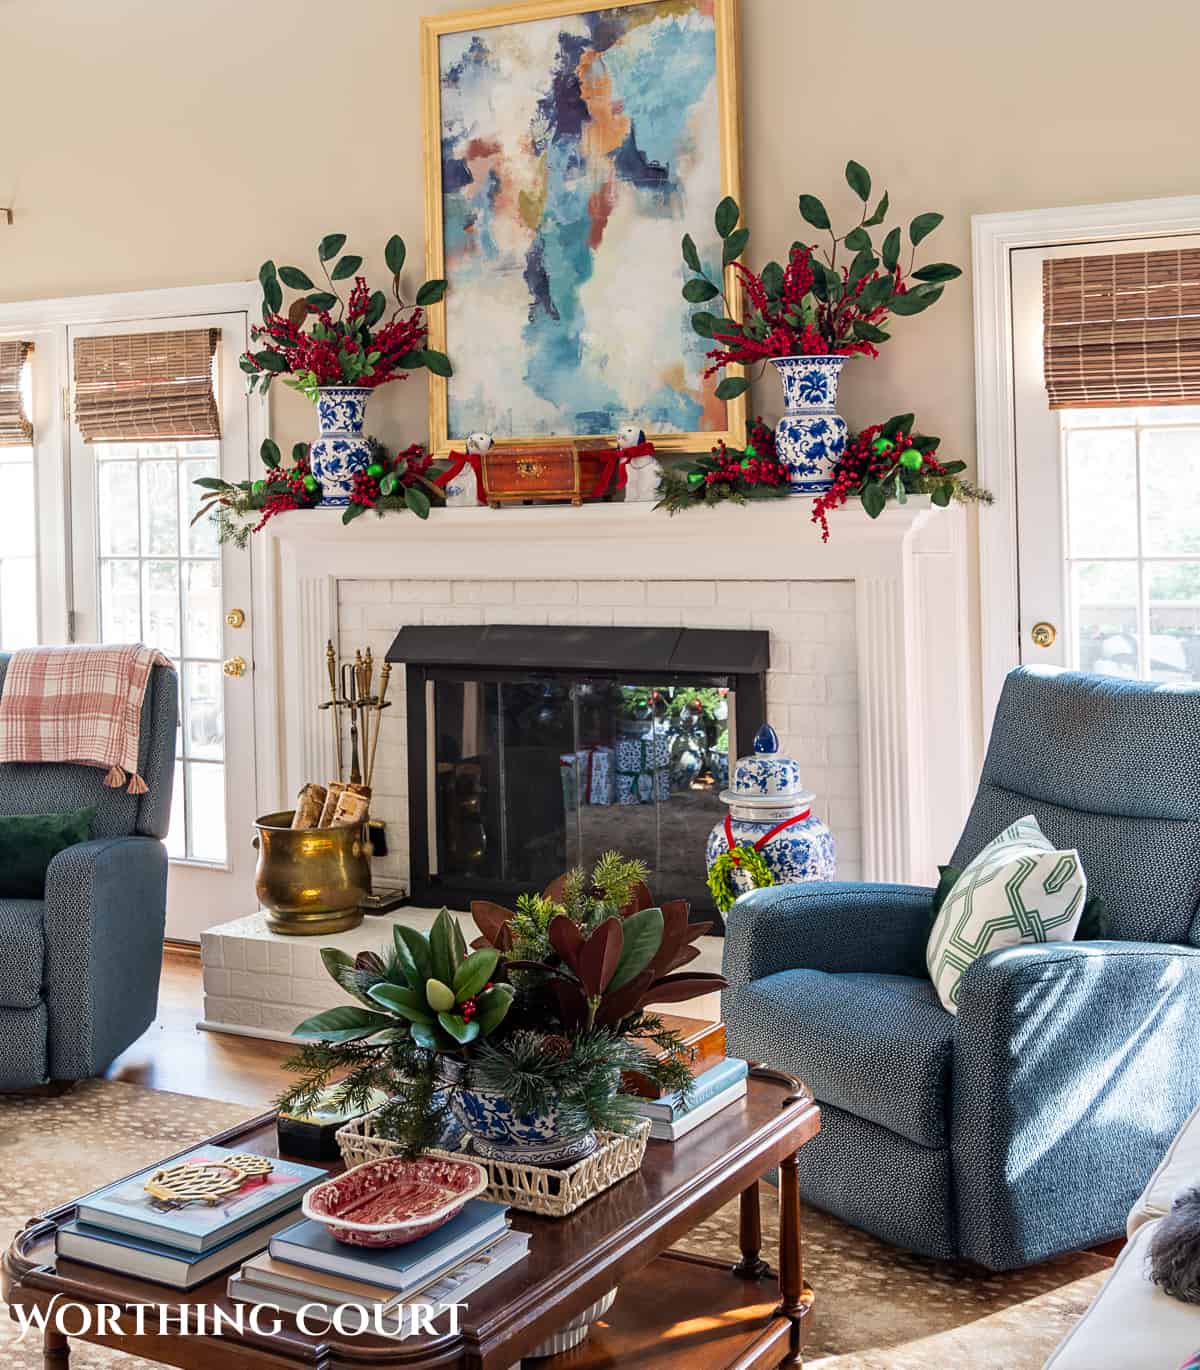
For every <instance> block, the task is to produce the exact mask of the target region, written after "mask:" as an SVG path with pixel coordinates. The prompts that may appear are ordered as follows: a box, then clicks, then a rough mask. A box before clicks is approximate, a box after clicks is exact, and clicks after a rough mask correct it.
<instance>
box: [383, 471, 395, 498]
mask: <svg viewBox="0 0 1200 1370" xmlns="http://www.w3.org/2000/svg"><path fill="white" fill-rule="evenodd" d="M398 484H399V481H398V480H397V479H396V473H395V471H389V472H388V474H387V475H386V476H384V478H383V479H382V480H381V481H380V482H379V493H380V494H381V495H394V494H395V493H396V486H397V485H398Z"/></svg>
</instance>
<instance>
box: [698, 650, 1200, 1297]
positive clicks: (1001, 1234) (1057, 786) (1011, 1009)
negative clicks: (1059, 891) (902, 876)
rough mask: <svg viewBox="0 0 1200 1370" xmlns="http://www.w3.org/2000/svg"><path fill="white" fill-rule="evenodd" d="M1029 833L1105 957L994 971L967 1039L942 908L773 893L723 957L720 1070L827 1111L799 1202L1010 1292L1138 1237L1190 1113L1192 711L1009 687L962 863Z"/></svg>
mask: <svg viewBox="0 0 1200 1370" xmlns="http://www.w3.org/2000/svg"><path fill="white" fill-rule="evenodd" d="M1027 813H1033V814H1035V815H1036V816H1037V819H1038V822H1039V823H1040V824H1041V827H1042V830H1043V831H1044V832H1045V834H1046V836H1047V837H1048V838H1049V839H1050V840H1051V841H1052V842H1053V843H1054V844H1055V845H1056V846H1057V847H1059V848H1070V847H1077V848H1078V849H1079V853H1080V857H1081V858H1082V862H1083V868H1084V871H1085V873H1086V874H1087V877H1088V887H1089V893H1095V894H1099V895H1102V896H1103V898H1104V900H1105V904H1106V913H1107V918H1108V929H1107V932H1108V940H1105V941H1075V942H1048V943H1041V944H1037V945H1031V946H1021V947H1014V948H1010V949H1007V950H1003V951H997V952H992V953H990V954H989V955H986V956H984V957H983V958H981V959H980V960H978V961H976V962H974V963H973V964H972V965H971V966H970V968H969V969H968V970H967V972H966V974H965V976H964V977H963V981H962V985H961V989H960V997H959V1012H958V1016H957V1018H955V1017H953V1016H952V1015H951V1014H949V1013H947V1012H946V1011H945V1010H944V1009H943V1008H942V1007H941V1005H940V1003H939V1002H938V998H937V995H936V993H935V992H934V989H933V985H932V984H931V983H930V980H929V977H928V974H927V972H926V968H925V943H926V939H927V935H928V930H929V925H930V918H931V914H930V901H931V896H932V891H931V890H929V889H925V888H917V887H914V886H909V885H870V884H807V885H791V886H786V887H781V888H776V889H767V890H759V891H756V892H754V893H752V894H749V895H745V896H743V897H742V898H741V899H739V900H738V902H737V903H736V904H735V905H734V907H733V909H732V910H731V911H730V915H729V918H728V931H727V934H726V942H725V967H724V970H725V975H726V976H727V978H728V980H729V989H728V990H727V991H726V992H725V996H724V1003H723V1008H724V1017H725V1021H726V1024H727V1027H728V1033H729V1042H730V1050H731V1051H733V1052H735V1053H736V1054H738V1055H740V1056H745V1057H749V1058H751V1059H755V1060H760V1061H765V1062H768V1063H769V1064H771V1065H773V1066H776V1067H780V1068H782V1069H785V1070H788V1071H791V1072H793V1073H795V1074H797V1075H799V1076H800V1077H801V1078H803V1079H804V1080H806V1081H807V1082H808V1084H809V1085H810V1087H811V1088H812V1090H813V1092H814V1094H815V1095H816V1097H817V1099H818V1100H819V1101H820V1103H821V1104H822V1120H823V1121H822V1128H821V1132H820V1135H819V1136H818V1137H816V1138H815V1139H814V1140H813V1141H812V1142H810V1143H809V1144H808V1145H807V1146H805V1147H804V1148H803V1149H802V1150H801V1152H800V1181H801V1192H802V1193H803V1194H804V1196H805V1197H806V1198H807V1199H808V1200H809V1201H811V1202H812V1203H814V1204H816V1205H817V1206H818V1207H820V1208H823V1209H826V1210H828V1211H829V1212H831V1213H835V1214H837V1215H838V1216H839V1217H841V1218H844V1219H845V1220H847V1221H848V1222H851V1223H853V1224H855V1225H856V1226H857V1227H861V1228H865V1229H866V1230H867V1231H868V1232H872V1233H874V1234H875V1235H876V1236H879V1237H882V1238H883V1239H884V1240H886V1241H889V1242H892V1243H894V1244H895V1245H897V1246H902V1247H907V1248H909V1249H911V1250H914V1251H918V1252H922V1253H924V1254H926V1255H929V1256H938V1257H955V1256H961V1257H966V1258H970V1259H972V1260H975V1261H978V1262H981V1263H982V1264H983V1265H986V1266H989V1267H991V1268H992V1269H995V1270H1003V1269H1008V1268H1011V1267H1014V1266H1019V1265H1025V1264H1029V1263H1031V1262H1034V1261H1038V1260H1041V1259H1043V1258H1045V1257H1048V1256H1051V1255H1053V1254H1055V1253H1057V1252H1061V1251H1065V1250H1068V1249H1071V1248H1077V1247H1082V1246H1088V1245H1091V1244H1094V1243H1097V1242H1101V1241H1105V1240H1107V1239H1109V1238H1112V1237H1115V1236H1117V1235H1118V1234H1119V1233H1120V1232H1122V1231H1123V1229H1124V1223H1125V1217H1126V1214H1127V1212H1128V1210H1129V1207H1130V1205H1131V1204H1132V1203H1133V1201H1134V1199H1135V1198H1136V1197H1137V1195H1138V1193H1139V1191H1140V1190H1141V1188H1142V1186H1143V1185H1144V1184H1145V1182H1146V1179H1147V1177H1148V1176H1149V1175H1150V1173H1151V1172H1152V1171H1153V1169H1154V1167H1155V1166H1156V1165H1157V1163H1158V1162H1159V1161H1160V1160H1161V1158H1162V1155H1163V1152H1164V1151H1165V1150H1166V1147H1167V1145H1168V1143H1169V1142H1170V1140H1171V1138H1172V1137H1173V1136H1174V1135H1175V1133H1176V1132H1177V1131H1178V1130H1179V1127H1180V1126H1181V1124H1182V1123H1183V1121H1184V1119H1185V1118H1186V1117H1187V1116H1188V1114H1189V1112H1190V1111H1191V1110H1192V1108H1193V1107H1194V1106H1195V1105H1196V1103H1197V1101H1200V949H1198V948H1200V913H1198V908H1200V689H1197V688H1174V687H1170V686H1155V685H1153V684H1145V683H1140V682H1130V681H1121V680H1115V679H1112V678H1110V677H1106V676H1094V675H1081V674H1077V673H1074V672H1065V671H1063V672H1060V671H1043V670H1030V669H1021V670H1017V671H1014V672H1013V673H1012V674H1011V675H1010V676H1009V677H1008V680H1007V682H1006V683H1005V686H1004V692H1003V695H1002V697H1001V700H1000V705H999V708H998V710H997V714H996V722H995V728H994V730H993V733H992V740H991V745H990V746H989V748H988V754H987V759H986V761H985V762H984V767H983V775H982V778H981V781H980V786H979V792H978V794H977V795H976V798H975V802H974V805H973V807H972V809H971V813H970V817H969V818H968V820H967V826H966V831H965V832H964V833H963V835H962V838H961V840H960V841H959V844H958V848H957V850H956V851H955V852H954V854H953V857H952V863H953V864H954V865H956V866H960V867H961V866H963V865H965V864H966V862H968V861H969V860H970V859H971V858H972V857H974V856H975V855H976V853H977V852H978V851H979V850H980V849H981V848H982V847H984V846H985V845H986V844H987V843H988V842H989V841H990V840H991V839H992V838H993V837H995V836H996V835H997V834H998V833H999V832H1000V831H1001V830H1002V829H1003V828H1004V827H1005V826H1007V825H1008V824H1010V823H1012V822H1013V821H1014V820H1015V819H1018V818H1021V817H1022V816H1024V815H1025V814H1027Z"/></svg>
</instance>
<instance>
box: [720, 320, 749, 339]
mask: <svg viewBox="0 0 1200 1370" xmlns="http://www.w3.org/2000/svg"><path fill="white" fill-rule="evenodd" d="M742 332H743V330H742V325H741V324H740V323H737V322H735V320H733V319H726V318H720V319H718V320H717V321H716V322H715V323H714V324H713V333H714V334H717V333H721V334H724V335H725V336H726V337H735V338H740V337H741V336H742Z"/></svg>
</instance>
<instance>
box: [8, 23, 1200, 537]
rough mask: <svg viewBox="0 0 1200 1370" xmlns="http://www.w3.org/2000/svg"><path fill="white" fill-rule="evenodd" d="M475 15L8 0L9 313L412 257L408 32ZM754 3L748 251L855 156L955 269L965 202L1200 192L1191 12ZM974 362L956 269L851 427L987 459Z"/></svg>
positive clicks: (1020, 203)
mask: <svg viewBox="0 0 1200 1370" xmlns="http://www.w3.org/2000/svg"><path fill="white" fill-rule="evenodd" d="M459 7H460V6H458V5H456V4H455V3H452V2H451V0H356V3H354V4H352V5H347V6H339V5H336V4H331V3H329V0H192V3H185V2H184V0H0V128H2V129H3V130H4V132H3V134H2V135H0V204H4V203H12V204H14V205H15V207H16V224H15V225H14V226H13V227H11V228H5V227H4V226H3V225H0V301H9V300H21V299H34V298H39V297H43V296H53V295H69V294H76V293H83V292H100V291H113V290H123V289H130V288H150V287H155V286H169V285H182V284H199V283H204V282H216V281H227V280H236V279H244V278H248V277H251V276H253V274H254V273H255V271H256V270H257V267H258V264H259V262H260V261H261V260H262V259H263V258H264V257H267V256H273V257H274V258H275V260H276V261H281V262H282V261H294V262H296V263H297V264H299V265H304V266H308V265H309V263H310V262H311V260H312V251H313V244H315V242H316V241H317V239H318V238H319V237H320V235H321V234H322V233H325V232H329V231H334V230H340V231H345V232H347V233H349V234H350V236H351V240H352V244H353V246H354V247H355V248H356V250H358V251H360V252H363V253H364V254H365V255H367V257H368V261H371V260H372V257H371V255H370V254H371V253H374V254H375V257H376V259H377V257H378V254H379V253H380V251H381V248H382V244H383V242H384V240H385V239H386V237H387V236H388V234H389V233H391V232H393V231H398V232H400V233H401V234H402V235H403V236H404V237H405V238H406V239H407V240H408V243H409V246H410V260H412V261H414V263H416V262H419V261H420V255H421V253H420V245H421V241H422V234H423V208H422V181H421V164H422V147H421V132H420V75H419V54H418V49H417V42H416V38H417V17H418V16H419V15H420V14H422V13H428V12H433V11H444V10H451V9H454V8H459ZM743 8H744V21H743V37H744V42H743V49H744V52H743V70H742V86H743V117H744V127H745V155H744V169H745V176H744V180H745V196H744V198H745V209H746V213H747V218H748V221H749V223H750V224H751V226H752V228H753V230H754V238H753V240H752V243H751V247H752V256H753V258H754V259H755V260H757V261H761V260H764V259H765V256H766V255H767V254H768V253H771V254H774V253H778V252H780V251H782V250H783V249H784V248H785V247H786V245H787V244H788V243H789V242H791V241H792V239H793V238H794V237H795V236H796V235H797V234H799V233H801V232H802V231H803V228H802V221H801V220H800V218H799V215H798V213H797V212H796V209H795V203H796V195H797V193H798V192H800V191H802V190H806V191H811V192H812V193H815V194H819V195H821V196H822V197H823V198H824V199H825V200H826V203H827V204H828V205H829V207H830V209H831V211H833V212H834V213H835V216H836V215H837V214H838V213H839V212H847V211H849V210H850V209H851V207H852V203H851V197H850V193H849V191H848V190H845V188H844V182H843V180H842V167H843V166H844V164H845V161H846V159H847V157H850V156H853V157H855V158H856V159H858V160H859V161H861V162H863V163H864V164H865V165H866V166H867V167H868V168H869V169H870V170H871V171H872V173H873V174H874V176H875V180H876V185H877V186H878V187H879V188H883V187H884V186H886V187H887V188H888V189H889V190H890V192H891V198H892V204H893V207H894V209H895V211H896V212H897V213H898V214H899V215H902V216H903V217H904V218H905V219H907V218H908V217H910V216H911V215H913V214H915V213H918V212H920V211H923V210H930V209H936V210H940V211H941V212H942V213H943V214H945V216H946V223H945V225H944V226H943V227H942V229H940V230H939V232H938V233H937V234H936V235H935V237H934V238H932V239H931V240H930V241H929V244H928V246H929V249H930V250H931V251H934V252H935V253H936V256H937V258H939V259H943V260H950V261H957V262H959V263H961V264H962V265H963V266H964V267H967V266H968V265H969V261H968V259H969V252H970V216H971V215H972V214H976V213H984V212H988V211H995V210H1016V209H1029V208H1035V207H1039V206H1048V205H1066V204H1075V203H1086V202H1089V201H1106V200H1124V199H1135V198H1139V197H1143V196H1154V195H1173V194H1181V193H1189V192H1195V191H1196V190H1197V189H1200V156H1198V154H1200V137H1198V133H1200V117H1198V115H1197V110H1196V101H1195V94H1194V68H1195V61H1196V53H1197V51H1200V5H1196V4H1194V3H1187V2H1186V0H1139V3H1138V4H1137V5H1136V6H1134V7H1132V8H1131V7H1130V6H1129V4H1128V3H1126V2H1125V0H1006V3H1004V4H1003V5H984V4H980V3H978V2H977V0H976V2H975V3H972V0H965V2H964V0H910V2H909V3H908V4H907V5H904V6H896V5H887V4H884V3H883V0H838V2H837V3H832V4H830V3H817V0H744V5H743ZM322 88H324V93H321V92H322ZM1056 109H1066V110H1067V111H1068V112H1067V113H1065V114H1061V115H1059V114H1055V113H1054V111H1055V110H1056ZM839 186H840V187H842V189H841V190H839V189H838V187H839ZM756 246H757V248H758V252H754V251H753V249H754V248H755V247H756ZM414 249H415V250H414ZM927 260H928V258H927ZM972 374H973V357H972V324H971V299H970V282H969V278H964V279H963V280H961V281H959V282H956V283H955V284H954V285H952V286H951V287H949V288H948V290H947V293H946V297H945V298H944V299H943V300H942V302H941V303H940V304H939V305H938V306H936V307H935V308H934V309H932V310H930V311H929V312H928V313H927V314H924V315H922V316H920V317H918V318H915V319H907V320H899V321H897V323H896V328H895V337H894V340H893V341H892V343H890V344H889V345H888V347H887V348H886V349H885V351H884V354H883V356H882V357H881V358H880V360H878V361H877V362H874V363H867V362H865V361H856V362H854V363H853V365H852V367H851V369H850V371H849V373H848V375H847V377H846V380H845V382H844V389H843V395H844V400H843V404H842V408H843V410H844V412H845V413H846V415H847V417H848V418H849V419H850V420H851V421H852V422H856V423H866V422H870V421H871V420H873V419H877V418H884V417H886V416H887V415H889V414H891V413H893V412H895V411H898V410H901V409H908V408H911V409H913V410H915V411H916V413H917V415H918V418H919V422H920V423H921V424H922V426H923V427H924V428H925V430H926V431H931V432H938V433H941V434H942V435H943V437H944V439H945V444H944V447H943V451H944V452H945V453H946V454H947V455H950V454H953V455H955V456H963V457H966V458H967V459H970V458H971V456H972V454H973V432H974V396H973V385H972ZM389 391H390V394H389V398H388V401H387V403H386V404H385V405H381V406H379V409H380V410H382V411H383V412H380V413H377V414H376V416H375V419H376V421H375V423H374V425H373V426H374V427H375V428H376V431H377V432H378V433H379V435H380V436H381V437H382V438H384V439H385V440H388V441H396V440H399V439H403V440H404V441H406V442H407V441H411V440H412V439H414V438H418V437H421V436H423V434H424V404H423V400H424V383H423V381H419V380H418V381H409V382H405V383H403V384H402V385H397V386H392V387H389ZM385 393H387V392H385ZM276 404H277V413H276V429H277V436H279V437H280V438H282V439H285V440H287V441H288V442H291V441H292V440H294V439H295V438H299V437H305V436H307V435H308V430H309V427H310V417H309V414H308V412H307V410H306V407H305V406H304V404H303V402H302V401H298V400H297V399H296V398H295V397H294V396H292V395H290V394H288V393H287V392H282V394H281V397H280V399H279V400H278V401H276ZM779 407H780V406H779V399H778V394H777V388H776V386H775V384H774V381H773V379H772V380H768V381H766V382H765V383H763V384H761V385H760V386H759V389H758V393H757V394H756V395H755V396H754V399H753V404H752V410H751V412H755V410H756V409H757V410H760V411H761V412H763V413H764V414H765V415H767V416H770V417H774V416H775V415H777V413H778V412H779ZM985 516H986V515H985Z"/></svg>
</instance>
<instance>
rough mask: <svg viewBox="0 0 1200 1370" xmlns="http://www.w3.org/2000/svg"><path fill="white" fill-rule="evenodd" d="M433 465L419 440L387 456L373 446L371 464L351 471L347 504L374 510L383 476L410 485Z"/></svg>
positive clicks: (380, 495) (380, 493)
mask: <svg viewBox="0 0 1200 1370" xmlns="http://www.w3.org/2000/svg"><path fill="white" fill-rule="evenodd" d="M432 465H433V458H432V457H431V456H430V455H429V454H428V452H426V451H425V449H424V448H423V447H422V446H421V444H420V443H419V442H414V443H412V444H411V446H409V447H406V448H405V449H404V451H403V452H397V453H396V455H395V456H394V457H389V456H388V455H387V453H386V452H384V451H383V450H382V449H377V451H376V453H375V456H374V459H373V460H372V462H371V465H370V466H369V467H367V468H366V469H364V470H360V471H355V473H354V476H353V486H352V489H351V491H350V503H351V504H361V505H363V507H364V508H367V509H374V507H375V506H376V505H377V504H378V503H379V501H380V499H381V498H382V497H383V491H382V490H381V488H380V481H382V480H383V478H384V477H385V476H390V475H394V476H395V477H396V480H397V483H398V484H399V485H401V486H404V485H411V484H412V483H413V482H414V481H415V480H416V479H417V477H418V476H423V475H425V473H426V472H427V471H428V470H429V468H430V467H431V466H432Z"/></svg>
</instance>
